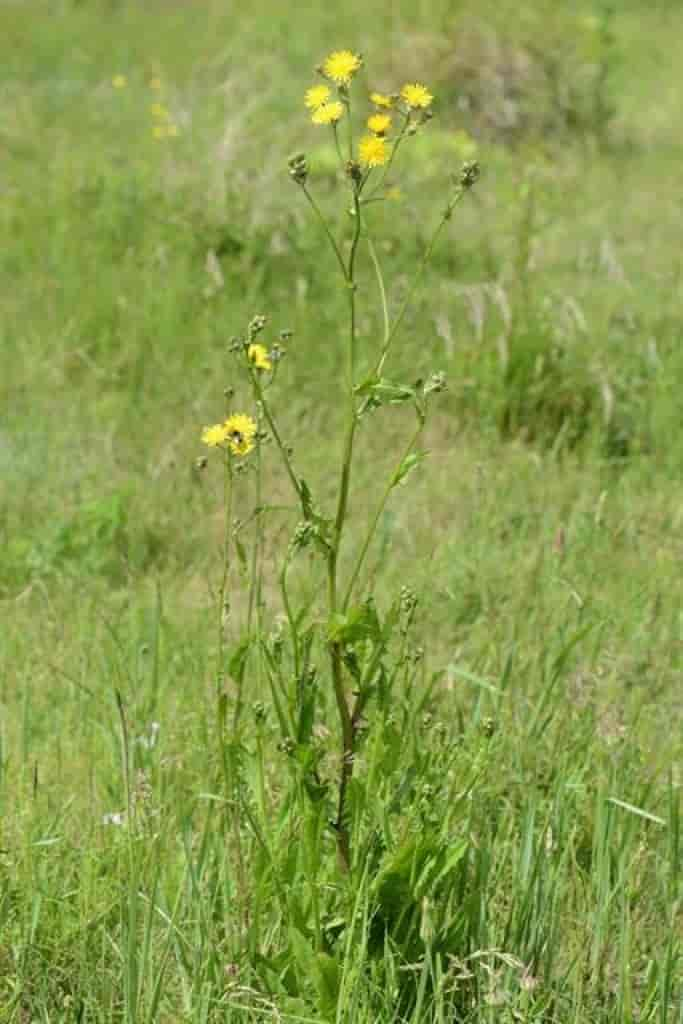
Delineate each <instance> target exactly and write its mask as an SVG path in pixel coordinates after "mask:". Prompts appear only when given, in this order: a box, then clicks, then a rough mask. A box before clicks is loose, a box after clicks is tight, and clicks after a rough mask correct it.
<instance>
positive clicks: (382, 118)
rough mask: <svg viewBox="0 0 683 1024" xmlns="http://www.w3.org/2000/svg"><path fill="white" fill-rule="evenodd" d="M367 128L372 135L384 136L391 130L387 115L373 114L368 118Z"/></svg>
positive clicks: (389, 118) (389, 119)
mask: <svg viewBox="0 0 683 1024" xmlns="http://www.w3.org/2000/svg"><path fill="white" fill-rule="evenodd" d="M368 128H369V129H370V131H371V132H372V133H373V134H374V135H386V133H387V132H388V131H389V129H390V128H391V117H390V115H389V114H373V115H372V117H369V118H368Z"/></svg>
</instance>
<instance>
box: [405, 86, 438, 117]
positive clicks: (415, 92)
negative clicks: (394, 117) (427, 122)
mask: <svg viewBox="0 0 683 1024" xmlns="http://www.w3.org/2000/svg"><path fill="white" fill-rule="evenodd" d="M401 97H402V99H404V100H405V101H406V103H407V104H408V106H409V107H411V108H412V109H414V110H417V109H422V110H426V109H427V107H431V105H432V101H433V99H434V97H433V96H432V94H431V93H430V92H429V90H428V89H427V88H425V86H424V85H420V84H419V82H413V83H411V84H408V85H404V86H403V88H402V89H401Z"/></svg>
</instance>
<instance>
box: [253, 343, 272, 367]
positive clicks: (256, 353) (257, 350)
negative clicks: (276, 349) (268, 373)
mask: <svg viewBox="0 0 683 1024" xmlns="http://www.w3.org/2000/svg"><path fill="white" fill-rule="evenodd" d="M247 355H248V356H249V362H251V363H253V364H254V366H255V367H256V369H257V370H272V369H273V364H272V363H271V361H270V356H269V355H268V352H267V350H266V349H265V348H264V347H263V345H250V346H249V348H248V350H247Z"/></svg>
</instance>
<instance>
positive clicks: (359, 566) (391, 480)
mask: <svg viewBox="0 0 683 1024" xmlns="http://www.w3.org/2000/svg"><path fill="white" fill-rule="evenodd" d="M421 433H422V423H419V424H418V426H417V428H416V430H415V432H414V434H413V435H412V437H411V438H410V441H409V442H408V444H407V446H406V449H405V451H404V453H403V455H402V456H401V459H400V461H399V463H398V465H399V468H400V467H401V466H402V465H403V463H404V462H405V460H406V459H407V458H408V456H409V455H410V453H411V452H412V450H413V448H414V447H415V445H416V443H417V439H418V438H419V436H420V434H421ZM395 480H396V471H394V472H393V473H392V475H391V476H390V477H389V482H388V483H387V486H386V487H385V489H384V493H383V494H382V497H381V499H380V502H379V504H378V506H377V508H376V509H375V514H374V516H373V517H372V521H371V523H370V528H369V529H368V532H367V535H366V537H365V540H364V541H363V546H362V547H361V549H360V552H359V555H358V558H357V560H356V564H355V566H354V569H353V572H352V573H351V578H350V579H349V583H348V586H347V588H346V594H345V595H344V600H343V602H342V611H346V609H347V608H348V605H349V601H350V600H351V596H352V593H353V588H354V587H355V585H356V581H357V579H358V577H359V575H360V571H361V569H362V568H363V563H364V561H365V557H366V555H367V553H368V550H369V548H370V544H371V543H372V538H373V537H374V535H375V532H376V530H377V524H378V523H379V520H380V517H381V515H382V512H383V511H384V509H385V507H386V504H387V501H388V500H389V495H390V494H391V492H392V491H393V489H394V487H395Z"/></svg>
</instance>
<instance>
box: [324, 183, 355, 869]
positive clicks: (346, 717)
mask: <svg viewBox="0 0 683 1024" xmlns="http://www.w3.org/2000/svg"><path fill="white" fill-rule="evenodd" d="M353 206H354V216H355V223H354V233H353V238H352V241H351V251H350V253H349V263H348V269H347V271H346V281H347V286H348V289H349V348H348V352H349V366H348V376H349V379H348V389H349V418H348V425H347V428H346V437H345V440H344V449H343V453H342V465H341V477H340V481H339V497H338V500H337V514H336V517H335V521H334V536H333V541H332V546H331V548H330V553H329V556H328V560H327V591H328V606H329V613H330V619H332V618H333V616H334V615H335V613H336V611H337V565H338V559H339V551H340V547H341V540H342V535H343V532H344V524H345V521H346V513H347V508H348V500H349V485H350V482H351V463H352V461H353V442H354V438H355V434H356V424H357V416H356V398H355V393H354V380H355V369H356V281H355V264H356V252H357V249H358V242H359V240H360V233H361V215H360V202H359V199H358V190H357V188H356V187H355V186H354V188H353ZM330 661H331V666H332V684H333V686H334V696H335V700H336V702H337V710H338V712H339V720H340V724H341V731H342V764H341V770H340V776H339V794H338V802H337V817H336V819H335V822H334V828H335V831H336V834H337V855H338V858H339V865H340V867H341V869H342V871H344V872H345V873H347V872H348V871H349V870H350V868H351V841H350V836H349V829H348V825H347V823H346V820H345V805H346V792H347V789H348V784H349V782H350V780H351V776H352V775H353V757H354V744H355V727H354V722H353V718H352V715H351V710H350V708H349V703H348V700H347V698H346V694H345V692H344V673H343V666H342V645H341V644H340V643H339V642H338V641H332V642H331V643H330Z"/></svg>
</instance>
